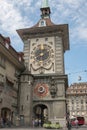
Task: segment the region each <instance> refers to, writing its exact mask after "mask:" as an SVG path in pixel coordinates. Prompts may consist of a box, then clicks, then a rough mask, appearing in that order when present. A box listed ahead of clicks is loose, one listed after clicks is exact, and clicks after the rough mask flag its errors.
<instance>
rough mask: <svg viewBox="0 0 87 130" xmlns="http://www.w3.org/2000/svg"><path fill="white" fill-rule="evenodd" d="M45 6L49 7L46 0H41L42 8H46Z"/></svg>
mask: <svg viewBox="0 0 87 130" xmlns="http://www.w3.org/2000/svg"><path fill="white" fill-rule="evenodd" d="M46 7H49V5H48V0H43V3H42V8H46Z"/></svg>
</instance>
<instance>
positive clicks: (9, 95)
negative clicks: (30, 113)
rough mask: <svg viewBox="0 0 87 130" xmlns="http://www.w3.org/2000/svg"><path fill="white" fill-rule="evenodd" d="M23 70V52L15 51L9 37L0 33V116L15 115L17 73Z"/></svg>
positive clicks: (10, 116) (11, 118)
mask: <svg viewBox="0 0 87 130" xmlns="http://www.w3.org/2000/svg"><path fill="white" fill-rule="evenodd" d="M23 70H24V60H23V53H18V52H16V51H15V50H14V49H13V47H12V46H11V41H10V38H9V37H4V36H2V35H1V34H0V118H1V117H2V118H3V119H4V120H7V119H8V120H10V121H13V116H16V115H17V109H18V107H17V100H18V77H17V76H18V74H19V73H20V72H21V71H23Z"/></svg>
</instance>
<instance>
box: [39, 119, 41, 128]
mask: <svg viewBox="0 0 87 130" xmlns="http://www.w3.org/2000/svg"><path fill="white" fill-rule="evenodd" d="M39 127H41V119H39Z"/></svg>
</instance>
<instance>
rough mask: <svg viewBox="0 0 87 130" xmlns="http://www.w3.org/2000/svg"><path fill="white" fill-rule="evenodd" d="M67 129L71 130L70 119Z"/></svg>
mask: <svg viewBox="0 0 87 130" xmlns="http://www.w3.org/2000/svg"><path fill="white" fill-rule="evenodd" d="M67 128H68V130H71V121H70V119H68V121H67Z"/></svg>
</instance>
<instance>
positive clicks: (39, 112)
mask: <svg viewBox="0 0 87 130" xmlns="http://www.w3.org/2000/svg"><path fill="white" fill-rule="evenodd" d="M33 118H34V120H35V123H36V124H35V125H36V126H39V120H40V121H41V126H43V124H44V122H45V121H46V120H47V119H48V108H47V106H46V105H44V104H38V105H35V106H34V107H33Z"/></svg>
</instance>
